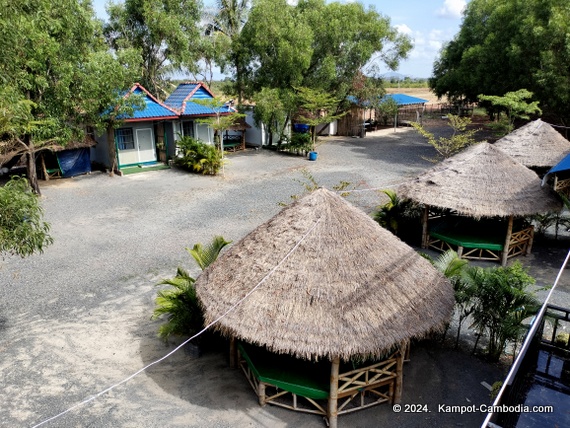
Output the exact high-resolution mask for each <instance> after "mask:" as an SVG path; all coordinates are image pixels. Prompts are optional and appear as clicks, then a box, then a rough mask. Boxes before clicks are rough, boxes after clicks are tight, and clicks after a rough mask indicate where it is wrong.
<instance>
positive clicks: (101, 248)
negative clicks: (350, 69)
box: [0, 129, 502, 427]
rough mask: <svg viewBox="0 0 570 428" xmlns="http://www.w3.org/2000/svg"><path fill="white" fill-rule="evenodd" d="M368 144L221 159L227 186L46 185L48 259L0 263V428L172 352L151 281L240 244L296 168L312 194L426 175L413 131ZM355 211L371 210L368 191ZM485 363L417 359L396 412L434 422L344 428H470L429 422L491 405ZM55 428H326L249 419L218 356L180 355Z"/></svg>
mask: <svg viewBox="0 0 570 428" xmlns="http://www.w3.org/2000/svg"><path fill="white" fill-rule="evenodd" d="M375 134H377V135H375V136H372V135H369V136H368V137H367V138H365V139H354V138H337V137H331V138H328V139H326V141H325V143H324V144H322V145H321V146H320V147H319V149H318V152H319V155H318V156H319V157H318V160H317V162H309V161H307V160H306V159H304V158H302V157H298V156H287V155H281V154H276V153H273V152H269V151H266V150H260V151H254V150H252V151H248V152H244V153H236V154H232V155H230V156H229V157H228V160H229V162H228V164H227V166H226V173H225V177H204V176H200V175H194V174H187V173H185V172H181V171H177V170H174V169H172V170H164V171H153V172H145V173H141V174H133V175H128V176H125V177H122V178H119V177H115V178H109V177H108V176H107V175H104V174H101V173H94V174H92V175H88V176H82V177H77V178H74V179H66V180H56V181H51V182H49V183H46V184H45V185H43V187H42V191H43V195H44V196H43V206H44V208H45V211H46V219H47V221H48V222H49V223H51V225H52V235H53V237H54V239H55V242H54V244H53V245H52V246H50V247H48V248H47V249H46V251H45V253H44V254H41V255H34V256H32V257H29V258H26V259H19V258H12V257H10V258H6V259H4V260H3V261H2V260H0V285H1V288H0V376H1V382H2V383H1V385H2V387H1V388H0V426H2V427H4V426H5V427H20V426H34V425H35V424H38V423H40V422H42V421H44V420H46V419H48V418H50V417H52V416H54V415H56V414H58V413H59V412H62V411H64V410H65V409H67V408H69V407H71V406H73V405H76V404H78V403H80V402H82V401H83V400H85V399H88V398H89V397H91V396H93V395H94V394H96V393H98V392H99V391H102V390H104V389H105V388H107V387H109V386H110V385H113V384H114V383H116V382H118V381H120V380H122V379H124V378H126V377H127V376H129V375H131V374H133V373H134V372H136V371H137V370H139V369H140V368H141V367H143V366H145V365H146V364H149V363H150V362H152V361H154V360H156V359H158V358H160V357H161V356H163V355H165V354H166V353H167V352H168V351H170V350H172V349H173V348H174V345H172V344H169V345H165V344H164V343H163V342H161V341H160V340H159V339H158V338H157V337H156V329H157V325H158V323H157V322H154V321H150V315H151V313H152V309H153V304H154V297H155V295H156V290H157V289H156V287H155V286H154V284H156V283H157V282H158V281H159V280H160V279H161V278H165V277H170V276H172V275H173V274H174V273H175V270H176V267H177V266H179V265H182V266H185V267H187V268H191V272H193V273H195V274H197V271H196V269H195V268H194V267H193V265H192V263H191V262H190V257H189V256H188V255H187V253H186V252H185V251H184V248H185V247H187V246H192V245H193V244H194V243H196V242H204V243H205V242H208V241H209V240H210V238H211V237H212V236H213V235H216V234H219V235H223V236H224V237H225V238H226V239H231V240H234V241H235V240H238V239H240V238H241V237H243V236H244V235H245V234H247V233H248V232H250V231H251V230H252V229H254V228H255V227H256V226H258V225H259V224H261V223H262V222H264V221H266V220H267V219H269V218H270V217H271V216H273V215H274V214H275V213H277V212H278V211H279V209H280V206H279V202H281V201H284V202H288V201H289V200H290V196H291V195H295V194H300V193H301V192H302V190H303V189H302V186H301V185H300V184H299V183H298V182H297V181H296V180H302V179H303V176H302V174H301V171H302V170H303V169H304V168H306V170H307V171H308V172H310V173H311V174H312V175H313V176H314V178H315V179H316V180H317V182H318V183H319V184H320V185H323V186H326V187H329V188H330V187H332V186H333V185H335V184H338V183H339V182H340V181H341V180H344V181H348V182H351V183H352V184H354V185H358V188H359V189H367V188H368V189H374V188H383V187H386V186H390V185H394V184H396V183H399V182H400V181H402V180H403V179H405V178H408V177H411V176H413V175H415V174H417V173H418V172H420V171H422V170H423V169H425V168H426V167H428V166H429V165H430V164H429V163H428V162H427V161H425V160H423V158H422V156H424V157H430V156H433V152H432V150H431V148H430V147H429V146H428V145H427V144H426V143H424V142H422V141H420V140H419V139H418V138H417V136H416V134H415V133H414V132H413V131H412V130H409V129H399V130H398V132H397V133H393V132H392V131H381V132H380V133H375ZM350 200H351V201H352V202H353V203H355V204H356V205H359V206H361V207H362V208H363V209H364V210H366V211H370V210H371V208H373V207H374V205H376V204H378V203H379V201H380V196H379V195H378V194H377V192H373V191H369V192H355V193H353V195H352V196H351V198H350ZM501 377H502V374H501V371H500V370H499V369H498V368H497V367H494V366H489V365H485V364H483V363H481V362H480V361H479V360H477V359H475V358H472V357H470V356H467V355H465V354H462V353H457V352H453V351H449V350H442V349H438V348H437V347H430V346H429V344H428V345H422V346H419V347H418V348H417V349H415V350H414V351H413V353H412V361H411V363H409V367H408V368H407V369H406V371H405V381H404V395H403V402H404V403H418V404H419V403H429V404H430V410H432V413H429V414H422V415H418V414H416V415H409V414H403V413H402V414H394V413H392V411H391V408H390V407H389V406H379V407H376V408H372V409H368V410H365V411H361V412H357V413H354V414H351V415H347V416H344V417H341V418H340V424H341V426H351V427H354V426H361V427H366V426H369V427H374V426H377V425H379V424H381V423H386V424H388V425H390V426H396V425H398V426H408V427H415V426H417V427H421V426H426V424H429V425H434V426H435V425H437V426H457V424H464V425H465V426H471V425H476V423H477V422H480V421H482V419H483V415H478V414H475V415H463V416H460V415H456V414H438V413H437V412H436V404H437V403H442V404H470V403H476V402H485V403H486V402H488V391H487V390H486V389H485V388H484V387H483V386H482V385H481V382H482V381H485V382H487V383H489V384H492V383H493V382H494V381H496V380H499V379H501ZM44 426H50V427H76V426H80V427H84V426H90V427H119V426H120V427H155V426H156V427H164V426H185V427H204V426H208V427H210V426H211V427H257V426H267V427H285V426H291V427H297V426H303V427H322V426H324V424H323V421H322V419H321V418H319V417H317V416H314V415H305V414H298V413H294V412H290V411H286V410H284V409H280V408H276V407H272V406H266V407H264V408H261V407H259V406H258V404H257V401H256V397H255V395H254V394H253V392H252V391H251V390H250V387H249V385H248V383H247V381H246V380H245V378H244V377H243V376H242V375H241V373H240V372H238V371H233V370H230V369H229V368H228V366H227V362H226V356H225V355H223V354H222V353H209V354H206V355H205V356H203V357H201V358H198V359H194V358H191V357H189V356H188V355H185V353H184V352H183V351H180V352H178V353H176V354H174V355H173V356H172V357H170V358H169V359H167V360H166V361H164V362H162V363H161V364H158V365H155V366H153V367H152V368H150V369H149V370H147V371H146V372H144V373H142V374H141V375H139V376H137V377H136V378H134V379H132V380H130V381H129V382H128V383H126V384H123V385H121V386H119V387H117V388H116V389H114V390H113V391H111V392H109V393H108V394H105V395H102V396H101V397H99V398H98V399H96V400H93V401H90V402H89V403H88V404H86V405H82V406H79V407H78V408H75V409H74V410H72V411H70V412H69V413H67V414H65V415H64V416H62V417H61V418H59V419H57V420H55V421H52V422H49V423H46V424H45V425H44Z"/></svg>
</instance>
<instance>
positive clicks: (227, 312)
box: [32, 218, 321, 428]
mask: <svg viewBox="0 0 570 428" xmlns="http://www.w3.org/2000/svg"><path fill="white" fill-rule="evenodd" d="M320 221H321V218H319V219H318V220H317V221H316V222H315V224H314V225H312V226H311V228H310V229H309V230H308V231H307V232H305V234H304V235H303V236H302V237H301V239H300V240H299V241H298V242H297V243H296V244H295V245H294V246H293V247H292V248H291V249H290V250H289V252H288V253H287V254H286V255H285V256H284V257H283V258H282V259H281V260H280V261H279V263H277V264H276V265H275V266H274V267H273V268H272V269H271V270H270V271H269V272H268V273H267V274H265V276H264V277H263V278H262V279H261V280H260V281H259V282H258V283H257V284H256V285H255V287H253V288H252V289H251V290H249V291H248V292H247V293H246V294H245V295H244V296H243V297H242V298H241V299H239V300H238V301H237V302H236V303H234V304H233V305H232V306H230V308H229V309H228V310H226V311H225V312H224V313H223V314H222V315H220V316H219V317H217V318H216V319H214V320H213V321H212V322H210V323H209V324H208V325H206V326H205V327H204V328H203V329H202V330H200V331H199V332H198V333H196V334H195V335H194V336H192V337H190V338H188V339H186V340H185V341H184V342H182V343H181V344H180V345H178V346H177V347H176V348H174V349H173V350H172V351H170V352H169V353H168V354H166V355H164V356H163V357H161V358H159V359H158V360H156V361H153V362H151V363H149V364H147V365H146V366H144V367H143V368H141V369H139V370H137V371H136V372H135V373H133V374H132V375H130V376H128V377H126V378H124V379H123V380H121V381H120V382H117V383H115V384H113V385H111V386H110V387H108V388H106V389H104V390H102V391H100V392H98V393H97V394H95V395H93V396H91V397H89V398H87V399H85V400H83V401H81V402H79V403H77V404H75V405H73V406H71V407H69V408H67V409H66V410H64V411H62V412H60V413H58V414H57V415H55V416H52V417H50V418H48V419H45V420H43V421H42V422H40V423H38V424H36V425H34V426H33V427H32V428H37V427H40V426H42V425H45V424H46V423H48V422H51V421H54V420H56V419H58V418H60V417H62V416H64V415H65V414H67V413H69V412H71V411H73V410H75V409H77V408H79V407H81V406H84V405H86V404H87V403H90V402H91V401H94V400H96V399H97V398H99V397H101V396H102V395H104V394H106V393H108V392H110V391H111V390H113V389H115V388H117V387H118V386H120V385H122V384H124V383H126V382H128V381H129V380H131V379H133V378H134V377H135V376H138V375H139V374H141V373H142V372H144V371H145V370H147V369H149V368H150V367H152V366H154V365H156V364H158V363H160V362H162V361H164V360H165V359H167V358H168V357H170V356H171V355H172V354H174V353H175V352H177V351H178V350H179V349H180V348H182V347H183V346H184V345H186V344H187V343H189V342H190V341H192V340H194V339H195V338H197V337H198V336H200V335H201V334H203V333H204V332H205V331H206V330H208V329H209V328H210V327H212V326H213V325H215V324H217V323H218V322H220V321H221V320H222V319H223V318H224V317H226V316H227V315H228V314H229V313H230V312H232V311H233V310H235V309H236V308H237V307H238V306H239V305H241V304H242V303H243V301H244V300H246V299H247V298H248V297H249V296H251V294H252V293H253V292H254V291H255V290H257V289H258V288H259V287H260V286H261V285H262V284H263V283H264V282H265V281H266V280H267V279H268V278H269V277H270V276H271V275H272V274H273V273H274V272H275V271H276V270H277V269H278V268H279V267H280V266H281V265H282V264H283V263H284V262H285V260H287V259H288V258H289V256H290V255H291V254H293V252H295V250H296V249H297V248H299V245H301V243H302V242H303V241H304V240H305V239H306V238H307V236H309V234H310V233H311V232H312V231H313V230H314V229H315V228H316V227H317V225H318V224H319V223H320Z"/></svg>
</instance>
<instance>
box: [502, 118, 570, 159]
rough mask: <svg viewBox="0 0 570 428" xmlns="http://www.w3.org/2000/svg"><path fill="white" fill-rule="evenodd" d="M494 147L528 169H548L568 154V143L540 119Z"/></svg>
mask: <svg viewBox="0 0 570 428" xmlns="http://www.w3.org/2000/svg"><path fill="white" fill-rule="evenodd" d="M495 147H498V148H499V149H501V150H502V151H503V152H505V153H506V154H508V155H509V156H511V157H512V158H513V159H515V160H516V161H518V162H520V163H522V164H523V165H524V166H527V167H529V168H550V167H552V166H554V165H556V164H557V163H558V162H560V161H561V160H562V158H564V156H566V155H567V154H568V153H570V141H568V140H567V139H566V138H564V137H563V136H562V135H561V134H560V133H559V132H558V131H556V130H555V129H554V128H553V127H552V126H550V125H549V124H548V123H546V122H543V121H542V120H540V119H537V120H535V121H533V122H529V123H527V124H526V125H524V126H521V127H520V128H518V129H516V130H515V131H513V132H511V133H510V134H508V135H506V136H504V137H503V138H501V139H500V140H498V141H497V142H496V143H495Z"/></svg>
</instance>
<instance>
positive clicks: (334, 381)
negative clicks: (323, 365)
mask: <svg viewBox="0 0 570 428" xmlns="http://www.w3.org/2000/svg"><path fill="white" fill-rule="evenodd" d="M339 366H340V358H339V357H336V358H334V359H333V360H332V363H331V379H330V392H329V403H328V404H329V406H328V411H327V417H328V420H329V427H330V428H337V419H338V370H339Z"/></svg>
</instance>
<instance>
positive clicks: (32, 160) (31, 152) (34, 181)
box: [24, 135, 41, 195]
mask: <svg viewBox="0 0 570 428" xmlns="http://www.w3.org/2000/svg"><path fill="white" fill-rule="evenodd" d="M24 143H25V144H26V146H27V147H28V152H27V153H26V174H27V176H28V181H29V182H30V186H31V187H32V190H33V191H34V192H35V193H37V194H38V195H41V192H40V186H39V184H38V173H37V171H36V151H35V149H34V143H33V142H32V139H31V138H30V136H29V135H25V136H24Z"/></svg>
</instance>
